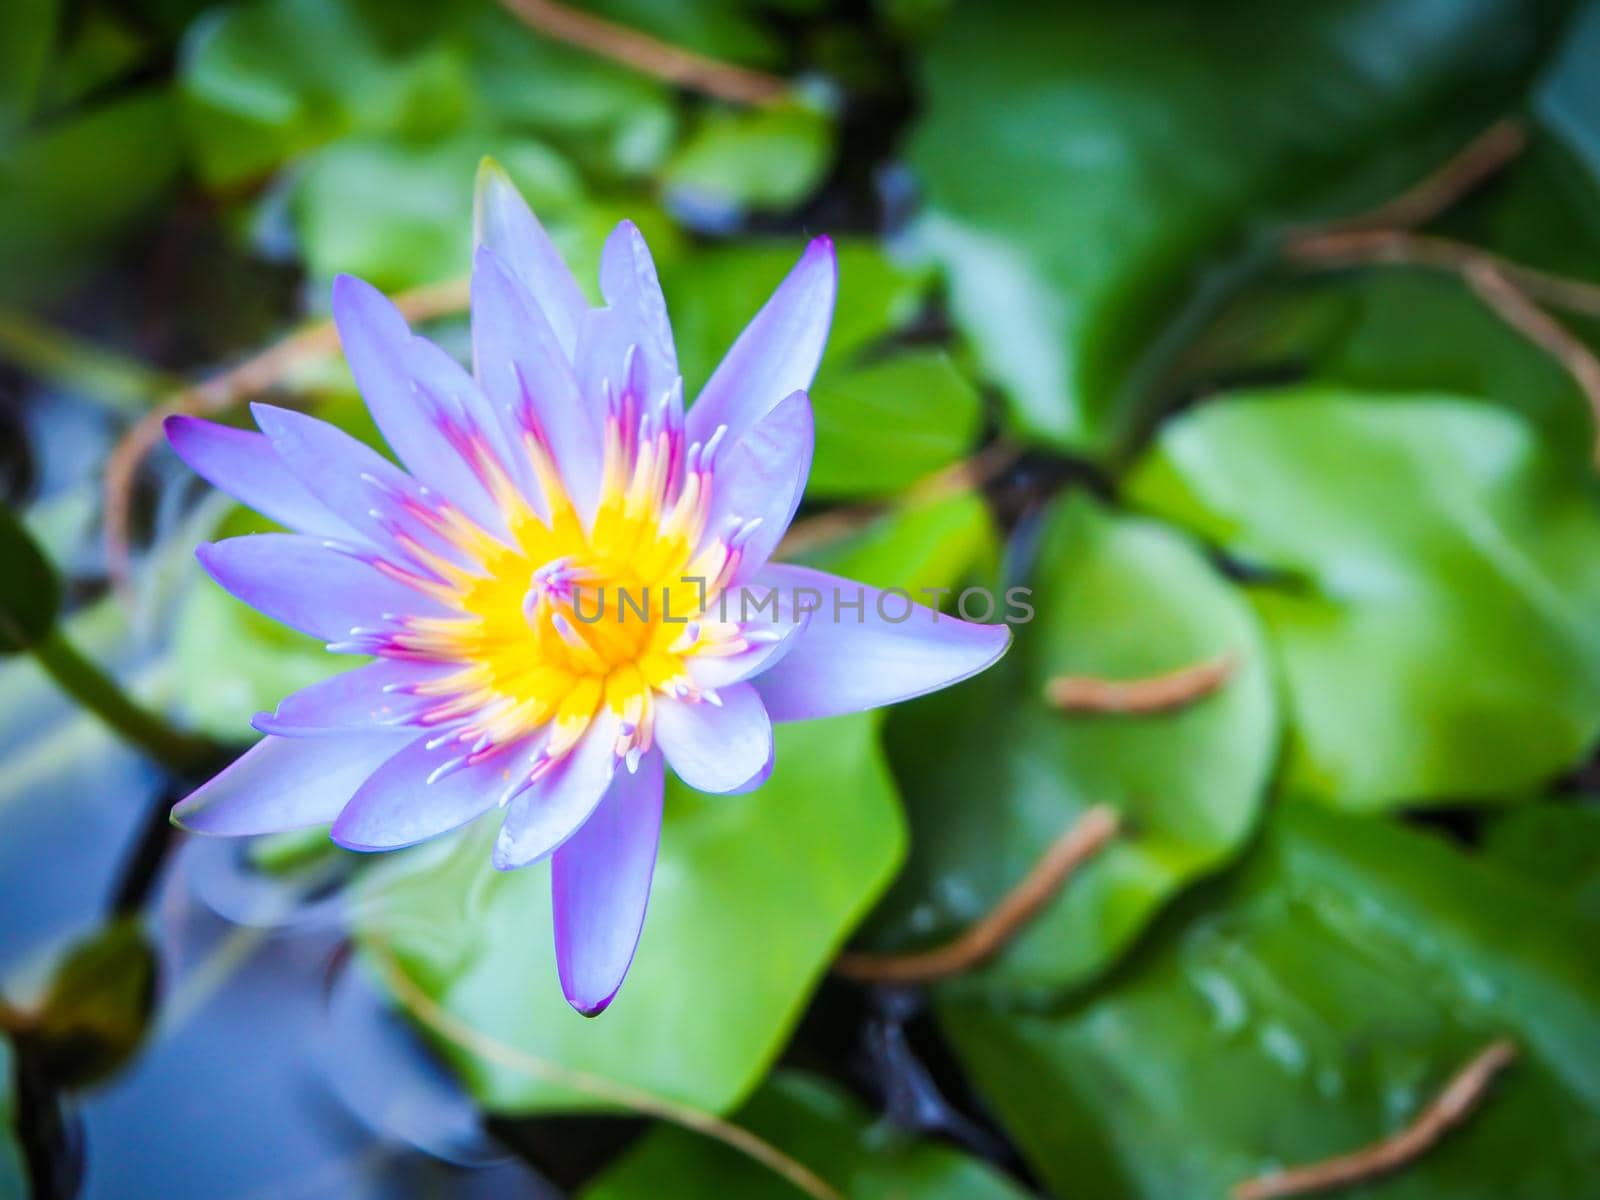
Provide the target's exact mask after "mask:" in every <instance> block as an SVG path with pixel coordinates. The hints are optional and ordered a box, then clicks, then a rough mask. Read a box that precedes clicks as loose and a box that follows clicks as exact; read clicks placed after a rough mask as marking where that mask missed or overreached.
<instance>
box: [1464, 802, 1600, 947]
mask: <svg viewBox="0 0 1600 1200" xmlns="http://www.w3.org/2000/svg"><path fill="white" fill-rule="evenodd" d="M1483 851H1484V853H1485V854H1488V855H1492V856H1493V857H1494V858H1495V860H1496V861H1498V862H1499V863H1501V864H1502V865H1503V866H1505V867H1507V868H1508V869H1510V870H1513V871H1518V872H1521V873H1522V874H1523V875H1525V876H1527V878H1528V879H1529V880H1531V881H1533V882H1536V883H1538V884H1540V885H1542V886H1544V887H1547V888H1551V889H1553V890H1554V891H1555V892H1556V894H1557V895H1559V896H1561V897H1562V898H1563V899H1564V900H1566V901H1567V903H1569V904H1570V905H1571V906H1572V907H1573V908H1574V909H1575V910H1577V911H1578V912H1581V913H1583V914H1584V915H1585V916H1587V917H1589V918H1590V919H1592V920H1594V921H1595V922H1597V923H1600V807H1596V805H1595V804H1594V803H1593V802H1592V801H1588V802H1580V803H1572V804H1562V803H1555V802H1543V803H1538V804H1529V805H1527V806H1525V807H1523V808H1518V809H1515V810H1513V811H1511V812H1508V813H1502V814H1499V815H1497V816H1496V817H1495V818H1494V819H1493V820H1492V821H1490V822H1489V825H1488V828H1486V829H1485V830H1484V834H1483Z"/></svg>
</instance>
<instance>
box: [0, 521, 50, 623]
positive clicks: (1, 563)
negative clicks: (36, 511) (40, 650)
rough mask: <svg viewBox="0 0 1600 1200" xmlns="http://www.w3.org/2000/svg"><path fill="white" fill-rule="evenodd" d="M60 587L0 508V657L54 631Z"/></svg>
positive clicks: (38, 552) (22, 528)
mask: <svg viewBox="0 0 1600 1200" xmlns="http://www.w3.org/2000/svg"><path fill="white" fill-rule="evenodd" d="M60 609H61V583H60V581H59V580H58V579H57V578H56V572H55V568H54V567H52V566H51V565H50V563H49V561H48V560H47V559H46V558H45V556H44V552H43V551H42V550H40V549H39V545H38V543H37V542H35V541H34V540H33V535H32V534H31V533H29V532H28V530H27V528H26V527H25V526H24V525H23V524H22V522H21V521H19V520H18V519H17V517H16V515H15V514H14V513H13V512H12V511H11V510H10V509H9V508H6V507H5V506H3V505H0V654H15V653H17V652H18V651H19V650H26V649H28V647H30V646H33V645H35V644H37V643H38V642H40V641H42V640H43V639H44V638H45V637H46V636H47V635H48V634H49V633H50V631H51V630H52V629H54V628H55V623H56V616H57V614H58V613H59V612H60Z"/></svg>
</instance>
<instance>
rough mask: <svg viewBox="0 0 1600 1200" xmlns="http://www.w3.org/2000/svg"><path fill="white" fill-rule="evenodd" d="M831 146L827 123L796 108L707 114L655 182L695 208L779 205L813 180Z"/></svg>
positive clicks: (796, 198) (800, 194)
mask: <svg viewBox="0 0 1600 1200" xmlns="http://www.w3.org/2000/svg"><path fill="white" fill-rule="evenodd" d="M833 141H834V138H833V126H832V124H831V122H829V120H828V118H827V117H826V116H824V115H823V114H822V113H820V112H818V111H816V110H815V109H812V108H808V107H805V106H803V105H798V104H784V105H780V106H778V107H776V108H760V109H753V110H750V111H748V112H737V111H728V110H721V109H718V110H713V111H710V112H708V113H706V114H705V116H704V117H703V118H702V119H701V122H700V124H699V125H698V126H697V127H696V128H695V129H694V131H693V132H691V133H690V134H689V136H688V137H687V138H686V139H684V142H683V144H682V145H681V146H679V147H678V149H677V151H676V152H675V153H674V154H673V156H672V157H671V158H670V159H668V160H667V163H666V166H665V168H664V169H663V171H662V176H661V182H662V184H663V185H664V186H665V187H666V189H667V193H668V195H669V196H671V195H673V194H676V195H678V196H679V197H681V198H683V199H684V200H685V201H687V202H690V203H693V204H695V205H714V206H716V207H718V208H725V209H728V210H730V211H733V212H742V211H744V210H746V209H757V210H764V209H781V208H786V207H788V206H790V205H792V204H797V203H799V202H800V201H801V200H804V199H805V198H806V196H807V195H808V194H810V192H811V191H812V190H813V189H814V188H815V187H816V186H817V184H818V183H820V182H821V180H822V176H823V173H824V172H825V171H826V170H827V169H828V163H829V161H830V160H831V159H832V157H833Z"/></svg>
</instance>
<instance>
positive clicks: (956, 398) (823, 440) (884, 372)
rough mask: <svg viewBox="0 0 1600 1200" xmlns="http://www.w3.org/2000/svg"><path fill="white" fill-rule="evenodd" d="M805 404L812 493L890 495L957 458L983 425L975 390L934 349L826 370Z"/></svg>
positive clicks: (808, 484)
mask: <svg viewBox="0 0 1600 1200" xmlns="http://www.w3.org/2000/svg"><path fill="white" fill-rule="evenodd" d="M811 407H812V410H813V412H814V414H815V417H816V431H817V446H816V454H815V456H814V457H813V458H812V461H811V477H810V479H809V480H807V482H806V494H807V495H808V496H810V497H812V498H813V499H816V498H820V497H829V498H846V497H860V496H888V495H892V494H894V493H895V492H898V491H900V490H902V489H904V488H908V487H910V486H911V485H912V484H914V483H917V482H918V481H919V480H922V479H925V478H926V477H928V476H929V475H932V474H933V473H934V472H935V471H938V470H939V469H940V468H942V467H947V466H949V465H950V464H952V463H954V462H956V461H957V460H959V459H960V458H961V457H962V456H963V455H965V454H966V453H967V451H969V450H970V449H971V448H972V446H973V444H974V443H975V442H976V441H977V438H978V432H979V430H980V429H981V427H982V425H983V403H982V401H981V400H980V399H979V397H978V392H977V389H976V388H974V387H973V386H972V384H971V382H970V381H968V379H967V378H966V377H965V376H964V375H962V374H961V372H959V371H958V370H956V368H955V367H954V366H953V365H952V364H951V362H950V360H949V358H948V357H947V356H945V355H944V354H942V353H939V352H937V351H926V350H924V351H911V352H908V353H905V354H896V355H892V356H891V357H889V358H884V359H879V360H876V361H872V362H867V363H863V364H861V365H860V366H856V367H851V368H846V369H830V370H826V371H825V372H824V373H823V374H822V376H821V377H820V378H819V379H818V381H817V384H816V386H815V387H813V388H812V389H811Z"/></svg>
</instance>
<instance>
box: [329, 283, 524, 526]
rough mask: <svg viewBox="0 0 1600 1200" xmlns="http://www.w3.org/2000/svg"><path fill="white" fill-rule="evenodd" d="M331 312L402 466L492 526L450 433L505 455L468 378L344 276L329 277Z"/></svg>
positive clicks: (492, 514)
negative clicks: (333, 278)
mask: <svg viewBox="0 0 1600 1200" xmlns="http://www.w3.org/2000/svg"><path fill="white" fill-rule="evenodd" d="M333 319H334V322H335V323H336V324H337V325H338V327H339V340H340V342H341V343H342V344H343V346H344V352H345V357H346V358H347V359H348V360H349V362H350V370H351V372H352V373H353V374H354V375H355V377H356V387H357V388H359V389H360V391H361V397H362V399H363V400H365V401H366V404H367V408H368V410H369V411H370V412H371V413H372V419H373V420H374V421H375V422H377V425H378V429H379V431H380V432H382V434H383V437H384V440H385V441H386V442H388V443H389V446H390V447H391V448H392V449H393V450H394V452H395V454H396V455H397V456H398V457H399V459H400V461H401V462H402V463H404V464H405V465H406V469H407V470H408V471H410V472H411V473H412V474H413V475H415V476H416V477H417V478H418V479H419V480H421V481H422V482H423V483H425V484H427V485H428V486H430V487H432V488H434V489H435V490H436V491H438V492H440V493H441V494H443V495H444V496H446V497H448V498H449V499H450V500H451V501H452V502H454V503H455V504H456V505H457V506H458V507H459V508H461V509H462V510H463V511H464V512H466V513H467V514H468V515H469V516H471V517H472V518H473V520H475V521H477V522H478V524H480V525H482V526H484V527H485V528H488V529H493V530H496V531H498V529H499V518H498V515H497V512H496V509H495V506H494V502H493V499H492V497H491V496H490V493H489V492H488V490H487V489H486V488H485V486H484V484H483V482H482V480H481V479H480V477H479V476H478V474H477V473H476V472H475V471H474V469H473V467H472V466H471V464H470V463H469V462H468V461H467V459H466V458H465V457H463V455H462V453H461V450H460V448H459V446H457V445H455V444H453V442H452V437H451V435H454V436H455V437H456V438H458V439H459V438H473V437H476V438H477V439H479V440H480V441H482V442H483V443H484V444H486V445H487V446H488V448H489V449H490V450H491V451H492V452H493V453H494V455H495V457H496V458H498V459H499V460H500V461H501V462H507V461H509V447H508V446H507V444H506V441H505V436H504V433H503V431H502V430H501V428H500V426H499V424H498V422H497V421H496V418H495V415H494V413H493V410H492V409H491V407H490V405H489V401H488V400H487V399H486V398H485V397H484V396H483V395H482V394H481V392H479V390H478V386H477V384H476V383H475V382H474V381H473V380H472V377H471V376H469V375H468V374H467V373H466V372H465V371H464V370H462V369H461V367H460V366H459V365H458V364H457V363H456V362H455V360H454V359H452V358H451V357H450V356H449V355H448V354H446V353H445V352H444V351H443V350H441V349H439V348H438V347H437V346H435V345H434V344H433V343H432V342H429V341H427V340H426V339H424V338H420V337H416V336H415V335H413V334H412V332H411V328H410V326H408V325H407V324H406V320H405V318H404V317H403V316H401V314H400V310H399V309H397V308H395V306H394V305H393V304H392V303H391V302H390V301H389V299H388V297H386V296H385V295H383V293H382V292H380V291H378V290H377V289H376V288H374V287H372V286H371V285H370V284H368V283H366V282H364V281H362V280H360V279H357V278H355V277H354V276H352V275H341V276H339V277H338V278H337V279H335V280H334V281H333Z"/></svg>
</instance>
